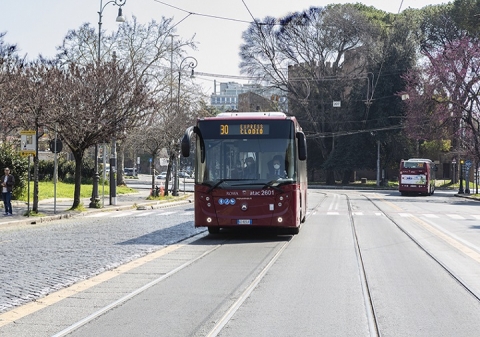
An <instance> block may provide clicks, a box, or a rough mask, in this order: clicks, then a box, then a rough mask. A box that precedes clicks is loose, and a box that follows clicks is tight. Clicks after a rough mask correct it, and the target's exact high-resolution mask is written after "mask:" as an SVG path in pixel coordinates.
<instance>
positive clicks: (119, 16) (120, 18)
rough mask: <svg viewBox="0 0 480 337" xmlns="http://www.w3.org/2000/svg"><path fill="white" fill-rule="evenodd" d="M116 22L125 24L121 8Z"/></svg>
mask: <svg viewBox="0 0 480 337" xmlns="http://www.w3.org/2000/svg"><path fill="white" fill-rule="evenodd" d="M116 21H117V22H125V18H124V17H123V14H122V7H120V8H119V9H118V16H117V20H116Z"/></svg>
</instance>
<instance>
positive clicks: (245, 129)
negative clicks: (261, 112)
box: [220, 123, 270, 136]
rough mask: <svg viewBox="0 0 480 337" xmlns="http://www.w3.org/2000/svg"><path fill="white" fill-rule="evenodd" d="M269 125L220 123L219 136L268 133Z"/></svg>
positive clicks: (261, 134)
mask: <svg viewBox="0 0 480 337" xmlns="http://www.w3.org/2000/svg"><path fill="white" fill-rule="evenodd" d="M269 131H270V127H269V125H268V124H264V123H256V124H253V123H252V124H220V135H221V136H241V135H245V136H253V135H259V136H263V135H268V134H269Z"/></svg>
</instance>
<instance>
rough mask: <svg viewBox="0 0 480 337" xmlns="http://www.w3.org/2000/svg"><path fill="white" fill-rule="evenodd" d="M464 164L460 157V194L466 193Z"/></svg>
mask: <svg viewBox="0 0 480 337" xmlns="http://www.w3.org/2000/svg"><path fill="white" fill-rule="evenodd" d="M463 164H464V160H463V159H460V164H459V165H458V169H459V171H460V187H459V188H458V194H463V193H465V191H464V190H463V168H464V167H463Z"/></svg>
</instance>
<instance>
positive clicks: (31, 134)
mask: <svg viewBox="0 0 480 337" xmlns="http://www.w3.org/2000/svg"><path fill="white" fill-rule="evenodd" d="M20 136H21V148H20V154H21V155H22V156H29V155H32V156H35V154H36V153H37V136H36V132H35V130H23V131H20Z"/></svg>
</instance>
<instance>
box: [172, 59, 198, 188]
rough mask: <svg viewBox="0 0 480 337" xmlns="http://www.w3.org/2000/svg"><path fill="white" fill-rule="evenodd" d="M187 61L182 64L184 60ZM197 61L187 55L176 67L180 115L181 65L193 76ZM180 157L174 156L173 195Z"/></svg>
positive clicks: (178, 112) (176, 186)
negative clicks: (189, 70)
mask: <svg viewBox="0 0 480 337" xmlns="http://www.w3.org/2000/svg"><path fill="white" fill-rule="evenodd" d="M185 61H186V62H187V63H185V64H184V62H185ZM197 64H198V61H197V59H196V58H195V57H193V56H187V57H185V58H184V59H183V60H182V61H181V62H180V67H179V68H178V92H177V114H178V115H180V84H181V81H182V70H183V67H186V68H187V69H188V68H190V69H192V73H191V75H190V77H193V76H194V69H195V67H196V66H197ZM178 150H179V147H178V148H177V147H175V151H178ZM179 162H180V158H179V156H177V155H176V156H175V175H174V177H175V181H174V182H173V192H172V194H173V195H174V196H177V195H178V166H179Z"/></svg>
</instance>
